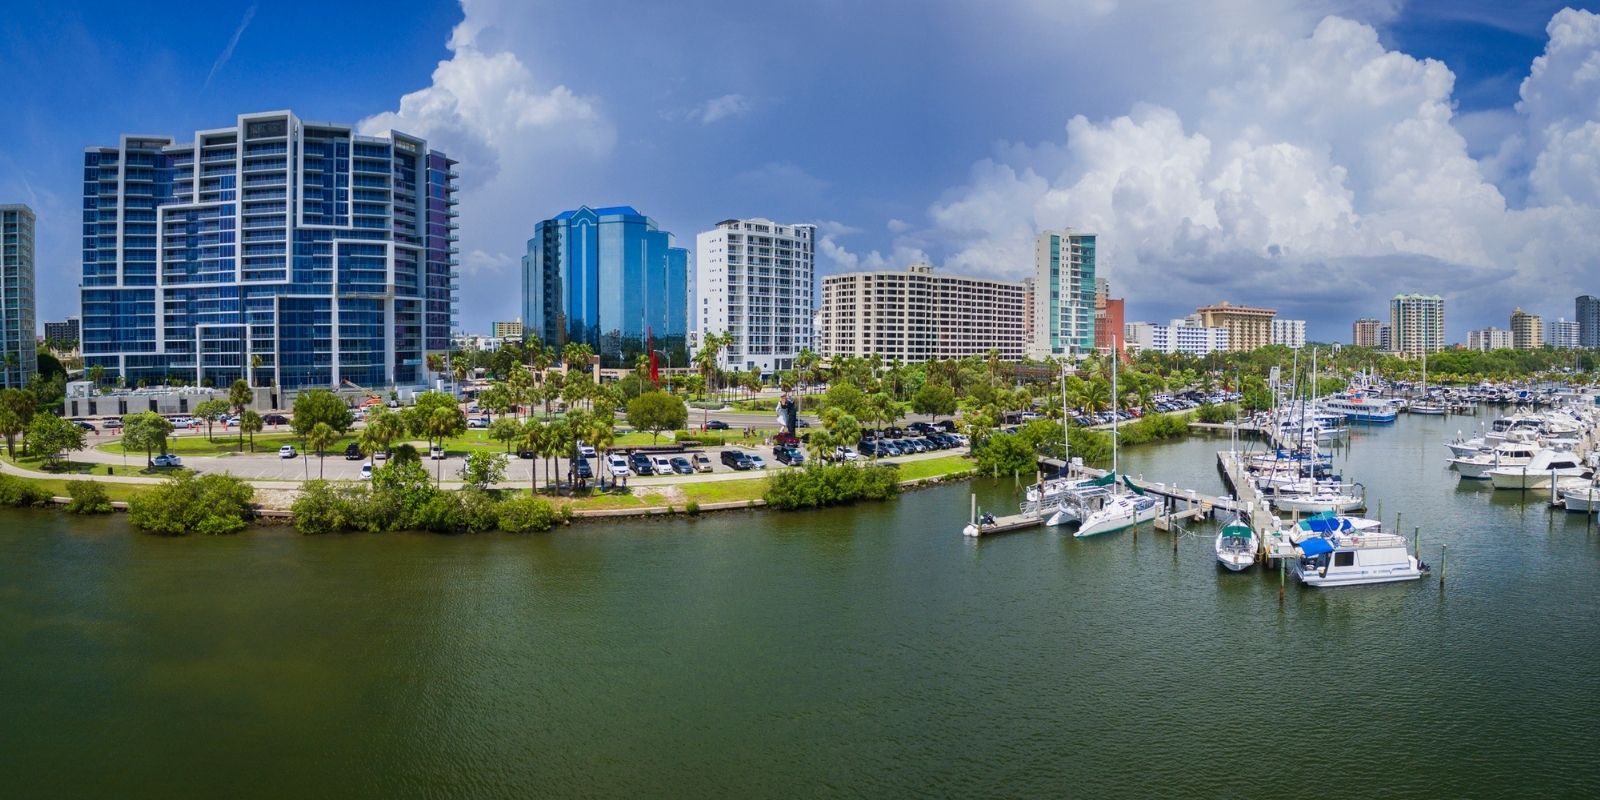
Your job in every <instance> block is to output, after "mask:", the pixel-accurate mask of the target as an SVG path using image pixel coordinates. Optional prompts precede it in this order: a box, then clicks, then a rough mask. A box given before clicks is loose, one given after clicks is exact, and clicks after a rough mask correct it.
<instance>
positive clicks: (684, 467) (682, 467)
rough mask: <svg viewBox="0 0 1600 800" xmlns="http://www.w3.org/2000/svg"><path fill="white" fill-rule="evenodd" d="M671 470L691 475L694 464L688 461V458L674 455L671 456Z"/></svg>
mask: <svg viewBox="0 0 1600 800" xmlns="http://www.w3.org/2000/svg"><path fill="white" fill-rule="evenodd" d="M672 471H673V472H676V473H678V474H679V475H693V474H694V465H693V464H691V463H689V459H688V458H685V457H684V456H674V457H673V458H672Z"/></svg>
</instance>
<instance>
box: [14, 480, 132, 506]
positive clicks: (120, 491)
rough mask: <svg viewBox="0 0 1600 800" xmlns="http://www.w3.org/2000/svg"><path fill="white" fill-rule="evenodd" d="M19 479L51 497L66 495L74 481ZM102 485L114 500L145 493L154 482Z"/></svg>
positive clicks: (122, 499)
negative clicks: (68, 485) (147, 483)
mask: <svg viewBox="0 0 1600 800" xmlns="http://www.w3.org/2000/svg"><path fill="white" fill-rule="evenodd" d="M19 480H24V481H27V482H28V483H31V484H33V485H34V486H36V487H38V488H39V489H40V490H42V491H44V492H47V493H48V494H49V495H50V496H51V497H66V496H67V484H68V483H72V481H68V480H66V479H65V478H21V479H19ZM100 485H101V486H102V487H104V488H105V490H106V497H108V498H110V499H111V500H112V501H113V502H115V501H118V500H121V501H128V500H132V499H133V498H134V497H135V496H136V495H140V494H143V493H145V492H147V491H149V490H150V489H151V488H153V484H152V485H145V484H138V483H108V482H106V481H100Z"/></svg>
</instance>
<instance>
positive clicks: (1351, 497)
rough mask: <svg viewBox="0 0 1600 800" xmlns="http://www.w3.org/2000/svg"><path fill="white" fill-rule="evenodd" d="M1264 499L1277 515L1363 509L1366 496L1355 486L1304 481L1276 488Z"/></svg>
mask: <svg viewBox="0 0 1600 800" xmlns="http://www.w3.org/2000/svg"><path fill="white" fill-rule="evenodd" d="M1267 499H1268V500H1269V501H1270V502H1271V503H1272V507H1273V508H1274V509H1275V510H1277V511H1278V512H1279V513H1281V514H1289V513H1299V514H1321V513H1324V512H1328V511H1332V512H1336V513H1343V512H1346V511H1357V510H1360V509H1363V508H1366V507H1367V493H1366V490H1365V487H1363V486H1362V485H1361V484H1359V483H1334V482H1332V481H1318V482H1310V481H1307V482H1303V483H1298V484H1292V485H1290V486H1280V487H1277V488H1276V489H1274V490H1273V491H1272V492H1270V493H1269V494H1268V495H1267Z"/></svg>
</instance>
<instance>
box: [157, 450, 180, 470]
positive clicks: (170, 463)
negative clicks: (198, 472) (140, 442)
mask: <svg viewBox="0 0 1600 800" xmlns="http://www.w3.org/2000/svg"><path fill="white" fill-rule="evenodd" d="M150 465H151V466H155V467H181V466H183V459H181V458H178V457H177V456H175V455H172V454H171V453H162V454H161V455H159V456H156V457H155V458H152V459H150Z"/></svg>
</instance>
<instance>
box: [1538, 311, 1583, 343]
mask: <svg viewBox="0 0 1600 800" xmlns="http://www.w3.org/2000/svg"><path fill="white" fill-rule="evenodd" d="M1546 326H1547V327H1548V328H1549V329H1550V332H1549V335H1547V336H1546V337H1545V341H1547V342H1549V343H1550V346H1551V347H1554V348H1556V349H1558V350H1571V349H1573V348H1576V347H1580V346H1581V345H1580V342H1581V341H1582V333H1583V329H1582V326H1580V325H1579V324H1578V323H1577V322H1568V321H1567V320H1566V319H1565V318H1563V319H1558V320H1556V321H1555V322H1549V323H1546Z"/></svg>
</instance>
